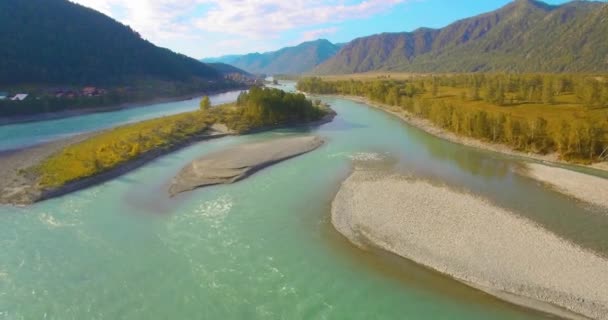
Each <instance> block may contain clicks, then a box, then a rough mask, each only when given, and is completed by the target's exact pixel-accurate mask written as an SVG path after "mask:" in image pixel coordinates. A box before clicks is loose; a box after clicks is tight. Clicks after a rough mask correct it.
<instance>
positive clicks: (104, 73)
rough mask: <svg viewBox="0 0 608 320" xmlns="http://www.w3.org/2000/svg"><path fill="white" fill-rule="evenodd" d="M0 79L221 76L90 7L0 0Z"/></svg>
mask: <svg viewBox="0 0 608 320" xmlns="http://www.w3.org/2000/svg"><path fill="white" fill-rule="evenodd" d="M0 43H2V45H1V46H0V56H1V57H2V59H1V60H0V83H2V84H19V83H27V84H31V83H45V84H86V83H96V84H100V83H107V84H117V83H128V82H130V81H131V80H133V78H154V79H161V80H169V81H188V80H190V79H191V78H193V77H195V78H200V79H207V80H210V79H221V75H220V73H219V72H217V71H216V70H215V69H213V68H211V67H209V66H208V65H206V64H203V63H201V62H199V61H197V60H195V59H193V58H190V57H187V56H185V55H182V54H178V53H175V52H173V51H171V50H169V49H166V48H160V47H157V46H156V45H154V44H152V43H151V42H149V41H147V40H145V39H143V38H141V36H140V35H139V34H138V33H137V32H135V31H133V29H131V28H130V27H129V26H126V25H124V24H122V23H120V22H118V21H116V20H114V19H112V18H110V17H108V16H106V15H104V14H102V13H100V12H97V11H95V10H93V9H90V8H87V7H84V6H81V5H79V4H75V3H72V2H70V1H66V0H2V1H0Z"/></svg>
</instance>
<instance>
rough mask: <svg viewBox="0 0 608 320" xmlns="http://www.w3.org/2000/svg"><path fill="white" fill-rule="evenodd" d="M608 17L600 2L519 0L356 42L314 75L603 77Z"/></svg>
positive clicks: (607, 58) (605, 5) (606, 62)
mask: <svg viewBox="0 0 608 320" xmlns="http://www.w3.org/2000/svg"><path fill="white" fill-rule="evenodd" d="M606 12H608V3H605V2H594V1H573V2H568V3H565V4H563V5H559V6H553V5H549V4H546V3H544V2H541V1H535V0H516V1H513V2H511V3H509V4H507V5H505V6H503V7H502V8H500V9H498V10H495V11H491V12H487V13H483V14H480V15H477V16H474V17H470V18H465V19H461V20H458V21H455V22H453V23H451V24H449V25H447V26H445V27H443V28H437V29H431V28H418V29H416V30H414V31H412V32H397V33H382V34H376V35H371V36H367V37H361V38H357V39H355V40H353V41H351V42H350V43H348V44H347V45H345V46H344V47H343V48H342V49H341V50H340V52H338V54H336V56H334V57H332V58H330V59H328V60H327V61H325V62H324V63H322V64H321V65H319V66H317V67H316V68H315V69H314V70H313V71H312V73H313V74H344V73H359V72H369V71H400V72H479V71H483V72H493V71H505V72H593V71H606V70H608V44H607V42H606V41H605V40H604V39H605V36H604V35H605V34H608V20H607V19H605V13H606ZM602 17H604V19H602ZM564 40H565V41H564ZM604 57H605V58H604ZM602 59H604V61H603V60H602Z"/></svg>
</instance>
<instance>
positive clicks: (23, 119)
mask: <svg viewBox="0 0 608 320" xmlns="http://www.w3.org/2000/svg"><path fill="white" fill-rule="evenodd" d="M247 88H248V86H243V87H242V88H241V89H238V88H233V89H226V90H213V91H198V92H194V93H191V94H185V95H180V96H176V97H156V98H151V99H147V100H141V101H133V102H124V103H121V104H118V105H112V106H105V107H94V108H88V109H74V110H66V111H60V112H52V113H40V114H35V115H27V116H15V117H0V126H3V125H11V124H20V123H29V122H40V121H48V120H57V119H65V118H72V117H78V116H83V115H88V114H94V113H104V112H113V111H120V110H126V109H134V108H144V107H147V106H148V105H151V104H161V103H169V102H179V101H188V100H192V99H194V98H197V97H202V96H205V95H213V94H222V93H226V92H230V91H238V90H246V89H247Z"/></svg>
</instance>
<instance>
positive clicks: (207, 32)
mask: <svg viewBox="0 0 608 320" xmlns="http://www.w3.org/2000/svg"><path fill="white" fill-rule="evenodd" d="M72 1H74V2H77V3H80V4H82V5H85V6H88V7H91V8H94V9H96V10H99V11H101V12H103V13H105V14H107V15H109V16H111V17H113V18H114V19H116V20H119V21H121V22H123V23H125V24H128V25H130V26H131V27H132V28H133V29H135V30H136V31H138V32H139V33H140V34H141V35H142V36H143V37H144V38H146V39H148V40H150V41H152V42H154V43H155V44H157V45H159V46H162V47H167V48H170V49H172V50H174V51H176V52H180V53H183V54H186V55H189V56H192V57H195V58H203V57H213V56H219V55H224V54H243V53H249V52H265V51H271V50H276V49H279V48H282V47H285V46H292V45H296V44H298V43H301V42H303V41H308V40H314V39H318V38H326V39H328V40H330V41H332V42H348V41H350V40H352V39H354V38H357V37H361V36H366V35H371V34H375V33H381V32H399V31H411V30H414V29H416V28H419V27H432V28H437V27H442V26H445V25H447V24H449V23H451V22H453V21H455V20H458V19H462V18H466V17H470V16H473V15H476V14H480V13H484V12H488V11H492V10H495V9H498V8H500V7H502V6H504V5H506V4H507V3H509V2H510V1H509V0H460V1H455V0H288V1H285V0H72ZM546 2H547V3H550V4H562V3H565V2H567V0H547V1H546Z"/></svg>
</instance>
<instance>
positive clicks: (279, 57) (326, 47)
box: [201, 39, 340, 74]
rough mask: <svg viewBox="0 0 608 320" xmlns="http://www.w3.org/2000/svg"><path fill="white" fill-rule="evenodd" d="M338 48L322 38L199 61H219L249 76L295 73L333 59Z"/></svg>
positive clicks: (306, 70) (305, 70) (308, 69)
mask: <svg viewBox="0 0 608 320" xmlns="http://www.w3.org/2000/svg"><path fill="white" fill-rule="evenodd" d="M339 48H340V46H339V45H336V44H333V43H331V42H329V41H328V40H326V39H318V40H313V41H307V42H303V43H301V44H299V45H296V46H291V47H285V48H281V49H279V50H276V51H269V52H264V53H259V52H255V53H249V54H244V55H226V56H221V57H216V58H205V59H201V61H202V62H206V63H211V62H222V63H226V64H230V65H233V66H235V67H237V68H240V69H243V70H245V71H247V72H250V73H258V74H299V73H304V72H308V71H310V70H312V69H313V68H314V67H316V66H317V65H319V64H320V63H322V62H323V61H325V60H327V59H329V58H331V57H333V56H334V55H335V54H336V53H337V52H338V50H339Z"/></svg>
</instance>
